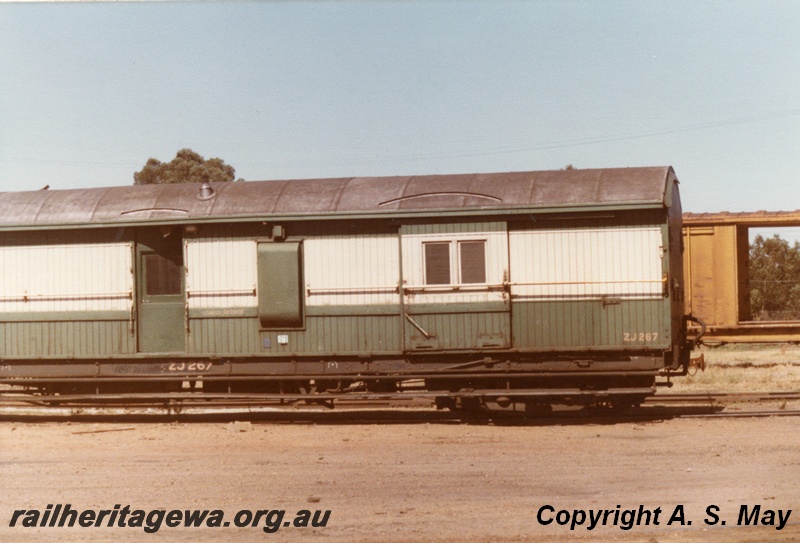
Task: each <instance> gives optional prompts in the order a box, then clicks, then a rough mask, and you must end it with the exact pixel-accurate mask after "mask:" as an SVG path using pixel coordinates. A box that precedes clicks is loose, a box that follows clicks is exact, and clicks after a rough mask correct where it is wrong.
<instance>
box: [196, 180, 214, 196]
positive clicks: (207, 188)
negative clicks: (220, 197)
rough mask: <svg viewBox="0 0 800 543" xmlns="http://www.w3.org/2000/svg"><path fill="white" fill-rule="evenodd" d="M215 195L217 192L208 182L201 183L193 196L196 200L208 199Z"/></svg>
mask: <svg viewBox="0 0 800 543" xmlns="http://www.w3.org/2000/svg"><path fill="white" fill-rule="evenodd" d="M216 195H217V193H216V192H214V188H213V187H212V186H211V185H210V184H208V183H203V184H202V185H200V188H199V189H198V190H197V196H195V198H197V199H198V200H210V199H211V198H213V197H214V196H216Z"/></svg>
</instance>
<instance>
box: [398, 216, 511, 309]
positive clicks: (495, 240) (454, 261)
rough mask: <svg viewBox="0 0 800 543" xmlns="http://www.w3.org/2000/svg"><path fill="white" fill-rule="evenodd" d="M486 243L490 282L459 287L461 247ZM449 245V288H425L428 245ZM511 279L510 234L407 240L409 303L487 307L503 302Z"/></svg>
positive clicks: (409, 237)
mask: <svg viewBox="0 0 800 543" xmlns="http://www.w3.org/2000/svg"><path fill="white" fill-rule="evenodd" d="M469 241H483V242H485V243H486V245H485V251H486V252H485V253H484V258H485V266H486V269H485V272H486V281H485V282H484V283H480V284H467V285H464V284H459V283H458V279H459V276H460V266H461V263H460V262H459V256H458V248H457V247H458V243H459V242H469ZM436 242H449V243H450V244H451V249H450V273H451V284H449V285H426V284H425V248H424V245H425V244H426V243H436ZM508 275H509V268H508V234H507V233H506V232H505V231H500V232H469V233H440V234H409V235H405V236H403V280H404V283H405V285H404V286H405V287H406V289H407V290H406V303H409V304H415V303H416V304H452V303H472V302H476V303H485V302H494V301H503V299H504V283H505V282H506V281H507V279H508Z"/></svg>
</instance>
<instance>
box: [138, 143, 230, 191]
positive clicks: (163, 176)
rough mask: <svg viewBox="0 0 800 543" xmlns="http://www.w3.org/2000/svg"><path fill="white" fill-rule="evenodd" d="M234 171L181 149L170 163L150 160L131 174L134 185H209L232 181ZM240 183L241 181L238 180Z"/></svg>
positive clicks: (215, 161)
mask: <svg viewBox="0 0 800 543" xmlns="http://www.w3.org/2000/svg"><path fill="white" fill-rule="evenodd" d="M235 174H236V170H235V169H234V168H233V166H230V165H228V164H225V161H224V160H222V159H219V158H209V159H208V160H205V159H204V158H203V157H202V156H200V155H199V154H197V153H195V152H194V151H192V150H191V149H181V150H180V151H178V153H177V154H176V155H175V158H173V159H172V161H170V162H166V163H164V162H161V161H160V160H157V159H155V158H150V159H148V161H147V164H145V165H144V168H142V169H141V170H140V171H138V172H136V173H134V174H133V184H134V185H163V184H167V183H210V182H214V181H233V179H234V177H235ZM240 181H241V179H240Z"/></svg>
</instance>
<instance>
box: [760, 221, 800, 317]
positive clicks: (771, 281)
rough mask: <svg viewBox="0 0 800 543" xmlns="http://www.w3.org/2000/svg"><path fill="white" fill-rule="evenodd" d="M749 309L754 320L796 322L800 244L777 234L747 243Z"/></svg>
mask: <svg viewBox="0 0 800 543" xmlns="http://www.w3.org/2000/svg"><path fill="white" fill-rule="evenodd" d="M750 309H751V311H752V314H753V319H755V320H800V242H797V241H795V242H794V245H790V244H789V242H788V241H786V240H785V239H782V238H781V237H780V236H778V235H777V234H776V235H774V236H773V237H771V238H764V237H763V236H760V235H759V236H756V237H755V239H754V240H753V243H751V244H750Z"/></svg>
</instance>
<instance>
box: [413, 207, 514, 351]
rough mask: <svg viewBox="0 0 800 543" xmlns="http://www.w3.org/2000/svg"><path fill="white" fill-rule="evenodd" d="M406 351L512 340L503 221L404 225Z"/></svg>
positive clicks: (488, 346) (494, 344)
mask: <svg viewBox="0 0 800 543" xmlns="http://www.w3.org/2000/svg"><path fill="white" fill-rule="evenodd" d="M400 234H401V239H402V254H403V311H404V315H403V319H404V327H405V346H406V350H407V351H414V352H421V351H425V350H445V351H449V350H471V349H482V350H483V349H502V348H508V347H510V346H511V304H510V302H509V296H508V285H507V283H508V232H507V226H506V223H504V222H492V223H465V224H418V225H403V226H402V227H401V232H400Z"/></svg>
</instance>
